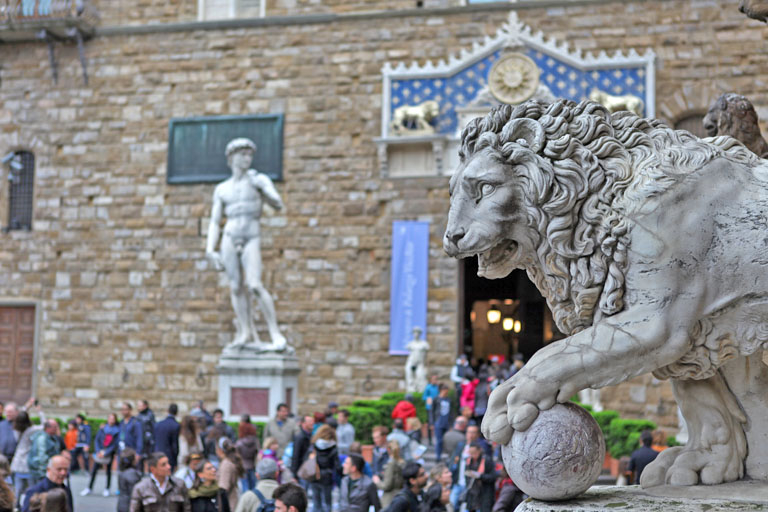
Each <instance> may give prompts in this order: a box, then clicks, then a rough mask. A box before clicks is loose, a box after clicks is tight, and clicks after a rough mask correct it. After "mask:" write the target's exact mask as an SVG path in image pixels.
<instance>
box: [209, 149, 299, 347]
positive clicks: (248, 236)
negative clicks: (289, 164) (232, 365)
mask: <svg viewBox="0 0 768 512" xmlns="http://www.w3.org/2000/svg"><path fill="white" fill-rule="evenodd" d="M255 152H256V144H254V143H253V141H251V140H249V139H245V138H238V139H234V140H232V141H230V142H229V144H227V147H226V151H225V153H226V156H227V163H228V164H229V166H230V167H231V169H232V177H231V178H229V179H228V180H226V181H223V182H221V183H219V184H218V185H217V186H216V188H215V189H214V191H213V207H212V209H211V221H210V224H209V226H208V238H207V243H206V255H207V256H208V258H209V259H210V260H211V261H212V262H213V264H214V266H215V267H216V269H217V270H224V271H225V273H226V275H227V278H228V279H229V286H230V290H231V293H230V296H231V299H232V307H233V309H234V310H235V325H236V331H237V332H236V334H235V339H234V340H233V341H232V343H230V344H229V345H228V346H227V347H226V348H225V351H233V350H234V351H238V350H242V349H251V350H284V349H286V348H287V343H286V339H285V337H284V336H283V335H282V333H281V332H280V329H279V328H278V326H277V315H276V314H275V304H274V301H273V300H272V296H271V295H270V294H269V292H268V291H267V289H266V288H265V287H264V284H263V283H262V282H261V249H260V247H259V242H260V239H261V234H260V233H261V227H260V226H259V219H260V218H261V212H262V207H263V205H264V203H265V202H266V203H267V204H269V205H270V206H272V207H273V208H275V209H276V210H281V209H282V208H283V201H282V199H281V198H280V195H279V194H278V192H277V190H276V189H275V186H274V184H273V183H272V180H270V179H269V177H268V176H267V175H266V174H262V173H260V172H258V171H257V170H255V169H251V168H250V165H251V162H252V160H253V155H254V153H255ZM222 215H226V217H227V222H226V224H225V225H224V233H223V235H222V233H221V228H220V227H219V226H220V224H221V220H222ZM220 237H221V252H219V251H217V250H216V246H217V245H218V244H219V238H220ZM254 300H255V301H256V303H257V304H258V306H259V309H260V310H261V313H262V315H263V317H264V321H265V322H266V324H267V327H268V329H269V334H270V337H271V340H272V343H271V344H264V343H261V342H260V341H259V336H258V333H257V331H256V324H255V322H254V317H253V313H254V311H253V301H254Z"/></svg>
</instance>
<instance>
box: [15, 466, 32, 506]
mask: <svg viewBox="0 0 768 512" xmlns="http://www.w3.org/2000/svg"><path fill="white" fill-rule="evenodd" d="M32 483H33V482H32V476H31V475H30V474H29V473H16V474H14V475H13V489H14V491H15V492H16V504H17V505H20V504H21V497H22V496H24V493H25V492H27V489H29V488H30V487H31V486H32Z"/></svg>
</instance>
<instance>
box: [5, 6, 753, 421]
mask: <svg viewBox="0 0 768 512" xmlns="http://www.w3.org/2000/svg"><path fill="white" fill-rule="evenodd" d="M543 3H544V4H546V6H545V7H535V6H533V2H523V3H521V4H520V5H519V6H518V9H519V10H518V14H519V16H520V18H521V19H522V21H523V22H525V23H527V24H528V25H530V26H531V27H533V28H534V29H536V30H543V31H544V32H545V33H547V34H548V35H551V36H553V37H556V38H558V39H560V40H564V41H568V42H569V43H571V44H572V45H575V46H577V47H579V48H582V49H587V50H592V51H599V50H602V49H616V48H623V49H626V48H636V49H637V50H638V51H641V52H642V51H644V50H645V49H646V48H652V49H653V50H654V51H655V52H656V53H657V54H658V56H659V61H658V67H657V98H658V104H657V112H659V115H660V116H662V117H664V118H666V119H667V120H669V121H671V122H674V121H675V120H677V119H679V118H681V117H683V116H685V115H687V114H689V113H691V112H698V111H701V110H702V109H704V108H705V107H706V106H707V105H708V104H709V102H711V100H713V99H714V98H715V97H716V96H717V95H718V94H719V93H721V92H724V91H728V90H736V91H738V92H740V93H743V94H745V95H747V96H748V97H750V99H752V101H753V103H754V104H755V106H756V107H757V110H758V112H759V113H760V114H761V116H762V117H764V118H765V117H767V115H768V111H766V107H768V97H766V91H767V90H768V88H766V83H767V82H768V62H766V60H767V59H768V54H765V52H764V49H763V41H764V40H765V39H766V36H768V29H767V28H766V27H765V25H763V24H761V23H758V22H756V21H752V20H748V19H747V18H746V17H744V16H743V15H741V14H740V13H739V12H738V11H737V10H736V8H735V7H734V5H733V2H727V1H725V0H721V1H718V2H715V1H712V2H686V3H684V4H685V5H683V3H680V2H672V1H661V0H657V1H643V2H640V1H637V2H633V1H629V2H618V1H616V2H580V3H577V4H573V5H570V6H567V7H564V6H562V5H561V4H558V3H556V2H554V3H553V2H543ZM127 4H131V5H130V6H128V5H127ZM406 4H407V5H406ZM562 4H563V5H564V4H566V2H563V3H562ZM425 5H426V6H427V7H429V6H434V5H437V6H438V7H439V6H440V5H441V4H439V3H437V4H429V3H426V4H425ZM516 5H517V4H511V5H510V6H509V8H513V7H515V6H516ZM98 6H99V8H100V10H101V12H102V20H101V24H102V25H101V29H102V32H103V33H104V34H107V35H100V36H97V37H96V38H94V39H93V40H91V41H88V42H87V44H86V55H87V57H88V65H89V73H90V83H89V85H88V86H85V85H83V83H82V80H81V76H80V72H81V71H80V65H79V62H78V60H77V52H76V49H75V48H74V47H73V46H67V45H59V46H58V47H57V58H58V61H59V65H60V79H59V83H58V84H57V85H54V84H52V82H51V79H50V68H49V65H48V55H47V49H46V47H45V46H44V45H43V44H40V43H21V44H1V45H0V62H2V67H1V68H0V78H1V79H2V82H1V84H0V154H5V152H6V151H8V150H10V149H31V150H32V151H34V152H35V156H36V162H37V163H36V181H35V215H34V218H35V220H34V229H33V231H32V232H30V233H25V232H15V231H12V232H9V233H2V234H0V303H2V302H4V301H6V302H7V301H10V300H20V299H23V300H30V301H35V302H36V303H37V304H38V307H39V308H41V311H42V315H41V323H40V326H39V333H40V335H39V346H38V349H37V370H38V372H37V376H36V386H37V388H38V391H39V393H38V394H39V395H40V398H41V400H42V402H43V404H44V405H45V406H46V407H49V408H52V409H56V410H61V411H74V410H79V409H82V408H85V409H88V410H89V411H94V412H96V413H103V412H105V411H107V410H109V409H112V408H114V407H115V406H116V404H117V402H119V401H120V400H123V399H131V400H136V399H138V398H140V397H146V398H148V399H149V400H150V402H159V403H162V404H164V403H166V402H167V401H168V400H171V399H173V400H176V401H179V402H182V403H183V404H185V405H186V404H188V403H189V402H190V401H192V400H194V399H198V398H203V399H205V400H207V401H210V402H212V401H214V400H215V397H216V381H215V377H213V375H215V369H214V367H215V363H216V360H217V357H218V354H219V352H220V350H221V347H222V346H223V345H224V344H226V342H227V341H228V340H229V339H230V337H231V333H232V332H233V326H232V314H231V309H230V305H229V297H228V290H227V288H226V283H225V282H224V280H223V279H222V276H220V275H219V274H218V273H216V272H215V271H214V270H213V269H212V268H211V267H210V266H209V264H208V263H207V262H206V261H205V260H204V257H203V256H204V255H203V251H204V238H203V236H204V228H205V225H206V222H207V216H208V214H209V211H210V198H211V194H212V190H213V186H211V185H168V184H166V180H165V165H166V150H167V137H168V120H169V119H170V118H171V117H185V116H200V115H225V114H246V113H278V112H280V113H284V114H285V140H284V148H285V149H284V177H285V179H284V181H283V182H281V183H279V184H278V189H279V191H280V193H281V194H282V196H283V198H284V200H285V203H286V210H285V211H284V212H281V213H280V214H271V215H267V216H266V218H265V219H264V229H263V233H264V238H263V241H262V250H263V256H264V262H265V274H264V280H265V283H266V285H267V287H268V288H269V289H270V291H272V292H273V294H274V295H275V298H276V306H277V312H278V318H279V322H280V324H281V325H283V326H284V328H285V332H286V334H287V336H288V337H289V339H290V340H291V342H292V343H293V344H294V345H296V347H297V353H298V355H299V357H300V358H301V361H302V363H303V365H304V371H303V373H302V375H301V378H300V389H299V400H300V403H299V406H300V408H301V409H302V410H313V409H317V408H319V406H318V405H317V404H321V403H325V402H326V401H328V400H329V399H330V398H333V399H335V400H337V401H340V402H341V403H348V402H350V401H351V400H353V399H355V398H357V397H363V396H370V395H376V394H379V393H381V392H383V391H390V390H394V389H398V386H399V381H400V379H401V378H402V364H403V362H404V359H403V358H402V357H394V356H389V355H388V354H387V346H388V323H389V279H390V272H389V270H390V269H389V259H390V245H391V233H390V232H391V223H392V221H393V220H407V219H418V220H429V221H430V222H431V241H430V242H431V248H430V262H429V267H430V275H429V303H428V325H429V331H428V333H427V336H428V340H429V342H430V343H431V345H432V346H433V350H432V352H431V353H430V355H429V366H430V367H432V368H437V369H438V370H440V371H441V372H442V373H443V374H445V375H446V376H447V373H448V370H449V367H450V364H451V362H452V360H453V358H454V357H455V354H456V349H457V340H458V334H457V332H456V326H457V315H456V312H457V307H458V265H457V263H456V262H454V261H452V260H449V259H448V258H447V257H446V256H445V255H444V254H443V252H442V248H441V244H440V238H441V235H442V230H443V228H444V225H445V220H446V219H445V217H446V213H447V205H448V193H447V179H446V178H441V177H433V178H420V179H399V180H395V179H381V178H380V176H379V174H378V162H377V157H376V146H375V144H374V143H373V138H375V137H377V136H378V135H379V132H380V124H379V123H380V109H381V75H380V69H381V67H382V65H383V64H384V63H385V62H387V61H391V62H395V61H411V60H417V61H420V62H424V61H425V60H426V59H440V58H446V57H448V56H449V55H450V54H451V53H455V52H458V51H459V50H461V49H462V48H465V47H468V46H470V45H471V44H472V43H473V42H474V41H477V40H480V39H482V38H483V37H484V36H485V35H489V34H493V33H495V31H496V30H497V28H498V27H499V26H501V24H502V23H503V22H504V21H505V19H506V11H505V10H503V9H500V7H499V6H489V7H488V8H487V9H485V10H482V9H481V10H477V8H472V9H467V10H462V9H456V8H452V9H450V10H440V9H432V10H425V11H424V13H423V14H414V15H407V16H400V15H397V12H395V13H394V14H392V15H376V16H367V15H365V14H363V11H372V10H383V9H384V8H388V9H392V10H395V11H396V10H397V9H406V8H407V9H411V8H412V7H411V6H410V3H409V2H406V3H402V5H401V4H400V3H396V4H392V3H387V4H386V5H385V4H383V3H382V2H368V3H365V2H360V3H344V2H336V3H332V2H323V3H316V2H312V3H307V4H306V5H304V4H303V3H301V2H298V1H297V2H295V3H294V4H291V5H288V3H279V2H276V3H275V4H273V5H272V8H270V4H267V6H268V10H267V13H268V15H269V14H270V13H275V14H280V15H283V16H285V15H291V14H296V13H299V12H302V13H322V12H336V13H343V12H346V11H357V13H356V14H355V15H354V16H346V15H341V16H339V17H337V18H335V19H333V20H326V21H322V20H321V21H317V20H316V21H314V22H312V23H300V22H299V21H300V20H299V19H297V21H296V22H295V23H286V22H285V20H283V21H282V22H281V23H280V24H270V23H269V18H267V19H266V20H264V24H262V25H254V26H251V27H244V28H233V29H211V28H210V27H206V26H204V25H197V26H196V25H193V26H192V29H190V30H188V31H178V30H177V31H172V32H164V31H162V29H161V28H160V27H162V25H163V24H164V23H169V22H179V21H194V20H195V19H196V17H197V14H196V9H197V2H196V1H194V0H185V1H181V0H180V1H178V2H175V3H168V2H156V1H155V2H153V1H149V0H147V1H142V2H115V1H106V0H103V1H101V2H98ZM281 6H282V7H281ZM448 7H456V5H453V4H451V5H448ZM129 24H137V25H151V24H157V25H158V29H157V30H155V31H150V32H148V33H140V32H138V29H137V32H136V33H121V34H119V35H115V34H114V33H112V35H109V34H110V32H109V27H111V26H116V25H129ZM142 28H146V27H142ZM702 84H706V86H703V85H702ZM709 94H711V96H710V97H707V95H709ZM2 172H5V171H2ZM5 182H6V176H5V175H3V176H0V183H5ZM3 187H4V186H1V187H0V188H3ZM3 198H4V196H2V195H0V200H3ZM0 211H2V212H3V213H2V214H3V215H5V207H3V206H2V205H0ZM0 220H3V219H2V218H0ZM44 377H45V378H44ZM366 380H368V381H369V382H370V383H372V384H373V386H372V387H371V389H372V391H370V392H369V391H367V390H366V387H367V386H364V383H365V382H366ZM604 398H605V400H606V402H607V403H606V405H607V406H610V407H614V408H619V409H622V410H624V411H626V412H627V413H631V414H634V415H643V416H647V417H651V418H655V419H659V420H660V421H661V422H662V423H664V424H669V425H674V424H676V419H675V414H674V406H673V405H672V399H671V393H670V392H669V387H668V385H667V384H664V383H660V384H659V383H655V382H651V378H650V377H643V378H640V379H639V380H636V381H634V382H632V383H630V384H627V385H624V386H620V387H618V388H616V389H612V390H606V391H605V392H604Z"/></svg>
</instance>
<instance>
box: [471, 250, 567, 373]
mask: <svg viewBox="0 0 768 512" xmlns="http://www.w3.org/2000/svg"><path fill="white" fill-rule="evenodd" d="M460 265H461V270H460V282H461V285H462V288H463V293H462V296H461V300H462V302H461V304H460V308H461V309H460V313H461V315H460V329H461V333H462V334H461V340H460V347H459V350H460V351H462V350H463V351H464V353H466V354H467V355H468V356H469V357H474V358H477V359H484V360H488V358H489V357H491V356H493V355H500V356H503V357H504V358H505V359H510V358H511V357H512V356H513V355H514V354H515V353H516V352H519V353H522V354H523V355H524V356H525V360H526V361H527V360H528V359H529V358H530V357H531V356H532V355H533V354H534V353H535V352H536V351H537V350H539V349H540V348H541V347H543V346H544V345H546V344H548V343H551V342H552V341H554V340H557V339H560V338H562V337H563V335H562V334H561V333H560V332H559V331H558V330H557V327H555V324H554V321H553V320H552V313H551V312H550V311H549V308H548V307H547V304H546V301H545V299H544V297H542V295H541V294H540V293H539V291H538V290H537V289H536V287H535V286H534V284H533V283H532V282H531V281H530V280H529V279H528V276H527V275H526V273H525V271H523V270H515V271H514V272H512V273H511V274H510V275H508V276H507V277H505V278H503V279H485V278H483V277H478V275H477V258H467V259H464V260H462V261H461V263H460Z"/></svg>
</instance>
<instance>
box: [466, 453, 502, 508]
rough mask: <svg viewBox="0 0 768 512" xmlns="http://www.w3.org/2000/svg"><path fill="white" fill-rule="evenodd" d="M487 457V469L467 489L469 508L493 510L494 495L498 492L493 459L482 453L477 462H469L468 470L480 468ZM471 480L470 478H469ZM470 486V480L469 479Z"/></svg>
mask: <svg viewBox="0 0 768 512" xmlns="http://www.w3.org/2000/svg"><path fill="white" fill-rule="evenodd" d="M483 459H485V470H484V471H483V473H481V474H480V478H478V479H476V480H475V481H474V483H473V484H472V487H471V488H470V489H468V490H467V510H469V511H472V510H479V511H481V512H491V510H492V509H493V501H494V496H495V494H496V486H495V485H494V484H495V482H496V468H495V467H494V465H493V459H491V458H490V457H488V456H487V455H485V454H481V455H480V457H479V458H478V460H477V462H474V461H469V462H467V467H466V469H465V471H466V470H474V471H476V470H478V469H479V468H480V463H481V461H482V460H483ZM468 480H469V479H468ZM467 485H468V486H469V481H467Z"/></svg>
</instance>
